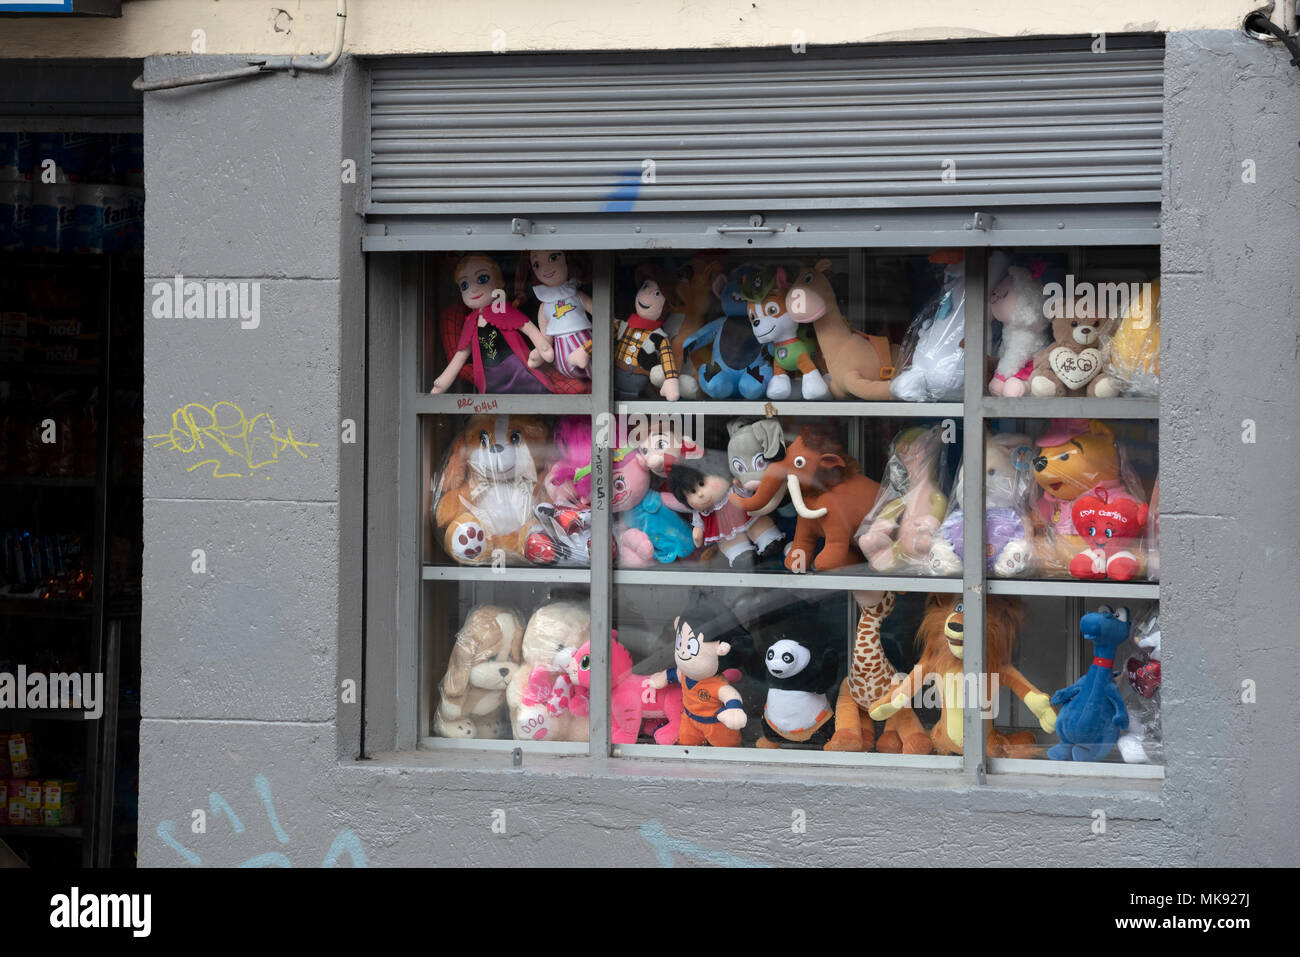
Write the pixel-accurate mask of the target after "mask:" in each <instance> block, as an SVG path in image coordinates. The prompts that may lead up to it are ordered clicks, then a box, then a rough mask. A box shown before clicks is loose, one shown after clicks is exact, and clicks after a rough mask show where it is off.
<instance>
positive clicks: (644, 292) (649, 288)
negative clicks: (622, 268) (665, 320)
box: [636, 279, 667, 319]
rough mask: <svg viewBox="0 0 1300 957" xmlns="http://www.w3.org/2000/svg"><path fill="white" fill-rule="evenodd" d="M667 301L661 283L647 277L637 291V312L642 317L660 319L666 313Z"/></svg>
mask: <svg viewBox="0 0 1300 957" xmlns="http://www.w3.org/2000/svg"><path fill="white" fill-rule="evenodd" d="M666 301H667V300H665V299H664V293H663V290H662V289H660V288H659V283H657V282H655V281H654V280H653V279H647V280H646V281H645V282H643V283H641V288H640V289H638V290H637V291H636V314H637V315H638V316H640V317H641V318H642V319H658V318H659V317H661V316H662V315H663V314H664V304H665V302H666Z"/></svg>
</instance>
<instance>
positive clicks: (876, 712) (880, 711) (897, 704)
mask: <svg viewBox="0 0 1300 957" xmlns="http://www.w3.org/2000/svg"><path fill="white" fill-rule="evenodd" d="M908 700H909V699H908V697H907V695H905V694H903V693H902V692H901V691H900V692H898V693H897V694H895V695H894V696H893V697H892V698H890V699H889V700H888V701H885V702H881V703H880V704H877V705H876V706H875V707H874V708H872V709H871V710H870V711H868V712H867V713H868V714H869V715H871V717H872V718H874V719H875V720H876V721H884V720H885V719H886V718H892V717H893V716H894V715H896V714H898V712H900V711H902V710H903V709H904V708H905V707H907V702H908Z"/></svg>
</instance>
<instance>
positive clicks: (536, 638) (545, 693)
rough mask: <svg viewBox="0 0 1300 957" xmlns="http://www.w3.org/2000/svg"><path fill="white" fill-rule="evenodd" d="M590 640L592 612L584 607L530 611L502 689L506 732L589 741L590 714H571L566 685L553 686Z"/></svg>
mask: <svg viewBox="0 0 1300 957" xmlns="http://www.w3.org/2000/svg"><path fill="white" fill-rule="evenodd" d="M590 637H591V613H590V612H589V611H588V610H587V606H586V605H584V604H578V603H576V602H571V601H556V602H551V603H550V604H547V605H543V606H542V607H541V608H538V609H537V611H535V612H533V617H532V618H530V619H528V627H527V629H525V631H524V642H523V664H522V666H521V667H520V668H519V670H518V671H516V672H515V676H514V678H512V679H511V681H510V685H509V687H507V688H506V706H507V708H508V709H509V712H510V731H511V733H512V734H513V735H514V737H515V738H516V740H520V741H587V740H589V739H590V736H591V721H590V716H589V715H587V714H581V715H579V714H575V713H574V712H573V711H572V710H571V708H570V701H569V699H568V696H567V691H568V690H570V689H568V687H567V681H561V684H560V687H559V688H557V687H556V684H555V682H556V679H557V678H561V677H562V676H564V675H565V666H566V665H567V664H568V663H569V659H570V658H571V657H572V656H573V653H574V652H575V651H577V650H578V648H580V647H581V646H582V645H583V644H584V643H585V642H586V641H587V639H588V638H590ZM548 705H549V707H548ZM579 710H581V709H579ZM556 712H558V713H556Z"/></svg>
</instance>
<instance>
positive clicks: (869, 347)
mask: <svg viewBox="0 0 1300 957" xmlns="http://www.w3.org/2000/svg"><path fill="white" fill-rule="evenodd" d="M785 304H786V312H787V313H788V314H789V316H790V318H791V319H793V320H794V321H795V322H798V323H811V324H812V328H813V333H814V334H815V335H816V337H817V350H818V351H819V352H820V353H821V354H822V357H823V358H824V359H825V360H826V370H827V372H828V373H829V375H830V383H829V384H830V390H831V395H832V396H833V397H834V398H836V399H849V398H856V399H888V398H889V397H890V392H889V380H890V379H892V378H893V376H894V368H895V366H896V364H897V362H898V347H897V346H896V345H893V344H891V343H890V341H889V340H888V339H885V338H883V337H880V336H869V335H867V334H866V333H863V332H859V331H858V330H856V329H854V328H853V327H852V326H850V325H849V321H848V320H847V319H846V318H844V314H843V313H842V312H840V307H839V303H838V302H837V300H836V298H835V290H834V288H833V287H832V285H831V261H830V260H829V259H819V260H817V262H815V263H813V264H812V265H809V266H804V267H801V268H800V270H799V273H798V276H797V278H796V279H795V281H794V282H793V283H792V284H791V286H790V290H789V291H788V292H787V293H786V296H785Z"/></svg>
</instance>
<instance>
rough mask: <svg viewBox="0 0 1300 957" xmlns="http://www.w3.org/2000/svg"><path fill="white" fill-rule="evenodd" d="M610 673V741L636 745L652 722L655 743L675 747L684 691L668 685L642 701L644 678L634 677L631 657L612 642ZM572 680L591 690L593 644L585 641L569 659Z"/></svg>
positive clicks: (585, 690) (614, 641)
mask: <svg viewBox="0 0 1300 957" xmlns="http://www.w3.org/2000/svg"><path fill="white" fill-rule="evenodd" d="M610 652H611V653H610V670H611V671H612V672H613V676H614V680H613V682H612V684H611V694H610V718H611V720H610V740H611V741H613V742H614V743H615V744H636V739H637V736H638V735H639V734H640V733H641V725H642V723H643V722H647V721H653V722H654V723H655V724H656V725H657V727H655V728H654V729H653V732H652V733H653V735H654V739H655V742H656V743H658V744H676V743H677V730H678V728H680V727H681V724H682V689H681V686H680V685H669V686H668V687H667V688H664V689H663V690H661V691H655V692H653V700H652V701H648V702H646V701H642V700H641V692H642V688H641V677H642V676H641V675H634V674H632V655H631V654H630V653H629V652H628V650H627V649H626V648H624V647H623V646H622V645H621V644H619V642H618V641H617V640H615V639H610ZM568 674H569V677H570V678H571V679H572V680H573V681H574V683H575V684H576V685H577V686H578V687H579V688H581V689H583V690H584V692H587V693H590V691H591V642H590V641H588V642H586V643H585V644H584V645H583V646H582V647H581V648H579V649H578V650H577V651H576V652H575V653H574V655H573V657H572V658H570V659H569V667H568Z"/></svg>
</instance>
